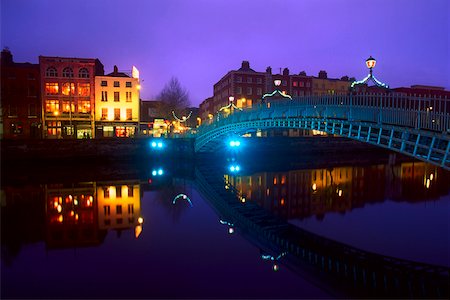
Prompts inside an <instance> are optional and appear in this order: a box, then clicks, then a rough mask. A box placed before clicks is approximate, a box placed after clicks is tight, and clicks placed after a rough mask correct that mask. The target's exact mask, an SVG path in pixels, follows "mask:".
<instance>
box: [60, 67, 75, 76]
mask: <svg viewBox="0 0 450 300" xmlns="http://www.w3.org/2000/svg"><path fill="white" fill-rule="evenodd" d="M62 74H63V77H73V70H72V68H69V67H67V68H64V70H63V73H62Z"/></svg>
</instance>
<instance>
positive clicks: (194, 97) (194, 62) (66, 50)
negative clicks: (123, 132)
mask: <svg viewBox="0 0 450 300" xmlns="http://www.w3.org/2000/svg"><path fill="white" fill-rule="evenodd" d="M449 2H450V1H448V0H417V1H413V0H373V1H361V0H345V1H344V0H340V1H339V0H264V1H263V0H76V1H75V0H72V1H69V0H0V5H1V7H0V9H1V17H0V19H1V47H2V48H3V47H6V46H7V47H9V49H10V50H11V52H12V54H13V55H14V60H15V61H16V62H26V61H28V62H32V63H37V62H38V56H39V55H46V56H67V57H84V58H98V59H100V61H101V62H102V63H103V64H104V66H105V72H106V73H109V72H112V69H113V66H114V65H117V66H118V67H119V70H124V71H125V70H131V66H132V65H135V66H136V67H137V68H138V69H139V70H140V73H141V79H143V80H144V81H143V83H142V87H143V89H142V90H141V98H142V99H145V100H150V99H153V98H154V97H155V96H156V95H157V94H158V93H159V92H160V91H161V89H162V87H163V86H164V84H165V83H166V82H167V81H168V80H169V79H170V78H171V77H172V76H176V77H178V79H179V80H180V82H181V84H182V85H183V86H184V87H186V88H187V89H188V90H189V93H190V96H191V103H192V104H193V105H195V106H198V104H199V103H200V102H202V101H203V100H204V99H205V98H207V97H209V96H212V94H213V84H214V83H216V82H217V81H218V80H219V79H220V78H221V77H222V76H223V75H225V74H226V73H227V72H228V71H229V70H232V69H238V68H239V67H240V65H241V62H242V60H249V61H250V67H252V68H253V69H254V70H256V71H265V69H266V67H268V66H271V67H272V69H273V72H279V70H280V68H285V67H287V68H289V70H290V71H291V73H298V72H300V71H302V70H305V71H306V73H307V74H308V75H315V76H317V74H318V72H319V71H320V70H326V71H327V72H328V76H329V77H341V76H343V75H348V76H350V77H352V76H354V77H356V78H357V79H362V78H363V77H365V76H366V75H367V73H368V72H367V69H366V67H365V65H364V61H365V59H366V58H367V57H368V56H369V55H372V56H373V57H375V58H376V59H377V65H376V67H375V69H374V75H375V76H376V77H377V78H378V79H380V80H381V81H383V82H386V83H387V84H389V85H390V86H391V87H399V86H410V85H412V84H427V85H437V86H444V87H446V89H450V58H449V50H450V49H449V48H450V47H449V36H450V24H449V15H450V4H449Z"/></svg>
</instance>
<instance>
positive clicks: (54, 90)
mask: <svg viewBox="0 0 450 300" xmlns="http://www.w3.org/2000/svg"><path fill="white" fill-rule="evenodd" d="M58 92H59V87H58V83H56V82H46V83H45V93H46V94H47V95H58Z"/></svg>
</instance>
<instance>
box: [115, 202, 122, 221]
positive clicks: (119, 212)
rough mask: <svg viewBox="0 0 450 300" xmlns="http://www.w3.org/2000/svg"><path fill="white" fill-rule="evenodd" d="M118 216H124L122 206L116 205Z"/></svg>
mask: <svg viewBox="0 0 450 300" xmlns="http://www.w3.org/2000/svg"><path fill="white" fill-rule="evenodd" d="M116 214H118V215H121V214H122V205H116ZM120 220H122V219H120ZM117 221H119V220H117ZM117 223H118V222H117ZM121 223H122V222H121Z"/></svg>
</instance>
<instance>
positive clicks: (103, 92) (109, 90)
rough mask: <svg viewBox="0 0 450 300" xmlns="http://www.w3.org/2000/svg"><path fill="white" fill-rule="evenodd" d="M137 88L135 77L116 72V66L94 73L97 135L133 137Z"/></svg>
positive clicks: (138, 108)
mask: <svg viewBox="0 0 450 300" xmlns="http://www.w3.org/2000/svg"><path fill="white" fill-rule="evenodd" d="M134 73H135V74H137V72H134ZM136 76H137V75H136ZM139 90H140V85H139V78H138V77H137V78H135V77H131V76H129V75H128V74H126V73H123V72H119V71H118V68H117V66H114V71H113V72H112V73H109V74H108V75H105V76H96V77H95V91H96V92H95V127H96V136H97V137H134V136H135V135H137V134H138V132H139V120H140V116H139V115H140V103H139V102H140V98H139Z"/></svg>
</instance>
